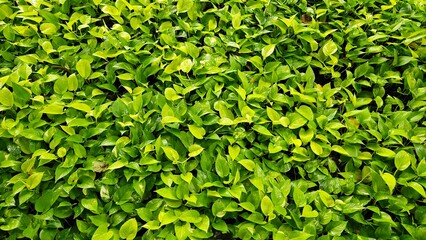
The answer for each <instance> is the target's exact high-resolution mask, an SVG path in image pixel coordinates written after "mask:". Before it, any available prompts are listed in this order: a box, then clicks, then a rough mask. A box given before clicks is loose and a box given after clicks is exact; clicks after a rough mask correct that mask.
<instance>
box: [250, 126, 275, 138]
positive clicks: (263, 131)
mask: <svg viewBox="0 0 426 240" xmlns="http://www.w3.org/2000/svg"><path fill="white" fill-rule="evenodd" d="M253 130H255V131H256V132H258V133H260V134H263V135H266V136H271V137H272V136H273V135H272V133H271V132H270V131H269V130H268V129H267V128H266V127H264V126H262V125H254V126H253Z"/></svg>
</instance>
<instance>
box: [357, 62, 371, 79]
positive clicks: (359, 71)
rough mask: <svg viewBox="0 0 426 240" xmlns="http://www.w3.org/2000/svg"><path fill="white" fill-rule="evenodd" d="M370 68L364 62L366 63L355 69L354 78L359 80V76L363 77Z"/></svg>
mask: <svg viewBox="0 0 426 240" xmlns="http://www.w3.org/2000/svg"><path fill="white" fill-rule="evenodd" d="M369 68H370V66H369V65H368V62H366V63H364V64H362V65H360V66H358V67H357V68H356V69H355V77H356V78H359V77H361V76H364V75H365V74H366V73H367V72H368V69H369Z"/></svg>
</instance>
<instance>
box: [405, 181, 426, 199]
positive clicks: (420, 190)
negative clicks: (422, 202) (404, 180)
mask: <svg viewBox="0 0 426 240" xmlns="http://www.w3.org/2000/svg"><path fill="white" fill-rule="evenodd" d="M408 186H409V187H411V188H413V189H414V190H416V192H418V193H419V194H420V195H422V197H424V198H426V192H425V189H424V188H423V186H422V185H420V184H419V183H416V182H409V183H408Z"/></svg>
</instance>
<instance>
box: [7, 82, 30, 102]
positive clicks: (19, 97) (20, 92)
mask: <svg viewBox="0 0 426 240" xmlns="http://www.w3.org/2000/svg"><path fill="white" fill-rule="evenodd" d="M12 86H13V99H14V100H15V101H16V102H20V103H22V104H26V103H27V102H28V101H29V100H30V99H31V92H29V91H28V90H27V89H26V88H24V87H22V86H21V85H19V84H17V83H12ZM0 95H1V93H0ZM0 101H1V100H0Z"/></svg>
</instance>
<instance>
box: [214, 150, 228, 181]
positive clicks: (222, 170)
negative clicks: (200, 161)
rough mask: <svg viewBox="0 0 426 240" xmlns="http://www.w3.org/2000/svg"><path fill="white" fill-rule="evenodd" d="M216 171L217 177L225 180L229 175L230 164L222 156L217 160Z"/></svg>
mask: <svg viewBox="0 0 426 240" xmlns="http://www.w3.org/2000/svg"><path fill="white" fill-rule="evenodd" d="M215 169H216V173H217V175H219V177H222V178H224V177H226V176H228V174H229V166H228V162H227V161H226V159H225V158H224V157H222V156H221V155H218V156H217V158H216V162H215Z"/></svg>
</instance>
